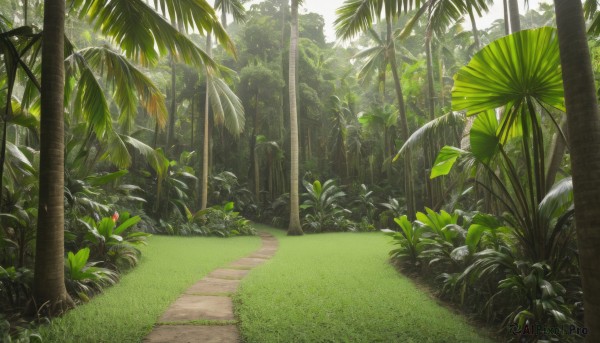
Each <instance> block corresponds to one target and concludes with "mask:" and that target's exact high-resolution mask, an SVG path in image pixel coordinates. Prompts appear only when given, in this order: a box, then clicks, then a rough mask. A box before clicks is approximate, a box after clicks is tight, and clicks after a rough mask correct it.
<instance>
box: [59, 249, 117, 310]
mask: <svg viewBox="0 0 600 343" xmlns="http://www.w3.org/2000/svg"><path fill="white" fill-rule="evenodd" d="M89 257H90V249H89V248H83V249H81V250H79V251H78V252H77V253H76V254H73V253H72V252H71V251H69V253H68V254H67V258H66V259H65V283H66V286H67V290H68V291H69V293H71V294H73V295H76V296H77V297H79V299H81V300H83V301H88V300H89V298H90V296H92V295H94V294H95V293H99V292H100V291H101V290H102V288H104V287H106V286H109V285H112V284H114V283H116V282H117V280H118V274H117V273H116V272H114V271H112V270H110V269H107V268H101V267H96V266H95V265H96V264H98V263H99V262H88V259H89Z"/></svg>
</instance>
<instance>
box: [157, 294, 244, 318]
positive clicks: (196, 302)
mask: <svg viewBox="0 0 600 343" xmlns="http://www.w3.org/2000/svg"><path fill="white" fill-rule="evenodd" d="M234 319H235V317H234V315H233V302H232V301H231V298H230V297H218V296H210V295H207V296H197V295H183V296H181V297H180V298H179V299H177V301H175V302H174V303H173V304H172V305H171V307H169V308H168V309H167V311H166V312H165V313H164V314H163V316H162V317H160V320H159V321H160V322H163V323H169V322H180V321H191V320H234Z"/></svg>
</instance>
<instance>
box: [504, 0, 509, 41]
mask: <svg viewBox="0 0 600 343" xmlns="http://www.w3.org/2000/svg"><path fill="white" fill-rule="evenodd" d="M502 6H503V8H504V34H505V35H507V36H508V35H509V34H510V19H509V18H510V15H509V14H508V0H503V1H502Z"/></svg>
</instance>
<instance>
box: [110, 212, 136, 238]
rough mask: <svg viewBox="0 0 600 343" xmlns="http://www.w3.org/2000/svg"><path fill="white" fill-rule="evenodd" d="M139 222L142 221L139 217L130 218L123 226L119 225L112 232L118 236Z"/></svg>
mask: <svg viewBox="0 0 600 343" xmlns="http://www.w3.org/2000/svg"><path fill="white" fill-rule="evenodd" d="M140 220H142V218H140V216H135V217H131V218H129V219H127V220H126V221H124V222H123V224H121V225H119V226H118V227H117V228H116V229H115V231H114V233H115V235H120V234H121V233H122V232H123V231H125V230H127V229H128V228H129V227H131V226H133V225H135V224H137V223H139V222H140Z"/></svg>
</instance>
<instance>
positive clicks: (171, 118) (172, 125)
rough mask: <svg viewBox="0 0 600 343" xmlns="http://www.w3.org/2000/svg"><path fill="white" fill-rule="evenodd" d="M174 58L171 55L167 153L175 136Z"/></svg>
mask: <svg viewBox="0 0 600 343" xmlns="http://www.w3.org/2000/svg"><path fill="white" fill-rule="evenodd" d="M175 83H176V77H175V59H174V58H173V56H171V89H170V90H171V108H170V111H169V130H168V131H167V144H166V147H165V153H167V152H168V151H169V150H170V149H171V146H172V145H173V142H174V136H175V122H176V117H177V103H176V102H175Z"/></svg>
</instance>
